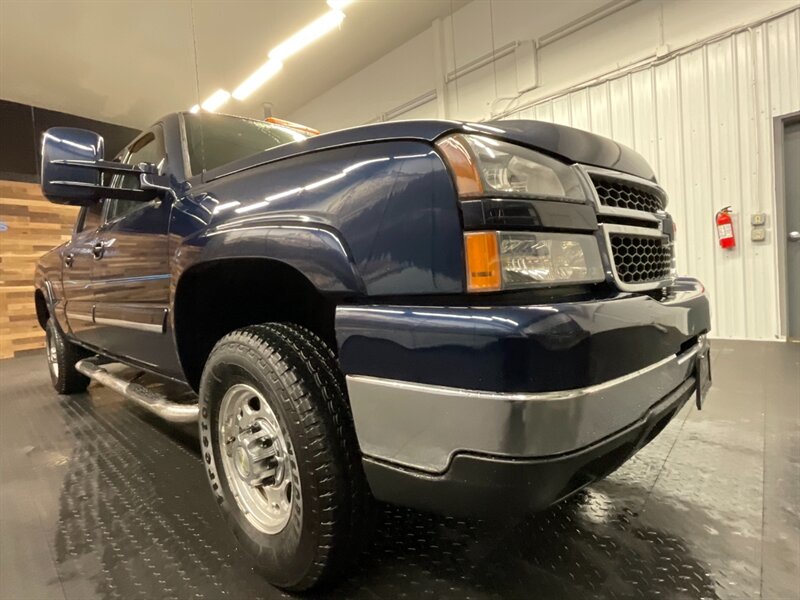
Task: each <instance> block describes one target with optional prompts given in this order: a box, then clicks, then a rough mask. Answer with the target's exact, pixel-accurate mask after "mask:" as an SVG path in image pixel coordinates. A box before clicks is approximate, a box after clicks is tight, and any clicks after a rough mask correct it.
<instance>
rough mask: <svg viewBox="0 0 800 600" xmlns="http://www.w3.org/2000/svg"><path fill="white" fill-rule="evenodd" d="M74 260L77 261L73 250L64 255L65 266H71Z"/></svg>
mask: <svg viewBox="0 0 800 600" xmlns="http://www.w3.org/2000/svg"><path fill="white" fill-rule="evenodd" d="M74 262H75V254H73V253H72V252H70V253H69V254H67V255H66V256H65V257H64V266H66V267H71V266H72V263H74Z"/></svg>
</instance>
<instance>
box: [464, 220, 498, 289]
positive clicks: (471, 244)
mask: <svg viewBox="0 0 800 600" xmlns="http://www.w3.org/2000/svg"><path fill="white" fill-rule="evenodd" d="M464 254H465V257H466V262H467V291H468V292H493V291H496V290H499V289H500V288H501V287H502V277H501V274H500V251H499V248H498V244H497V234H496V233H495V232H494V231H477V232H474V233H465V234H464Z"/></svg>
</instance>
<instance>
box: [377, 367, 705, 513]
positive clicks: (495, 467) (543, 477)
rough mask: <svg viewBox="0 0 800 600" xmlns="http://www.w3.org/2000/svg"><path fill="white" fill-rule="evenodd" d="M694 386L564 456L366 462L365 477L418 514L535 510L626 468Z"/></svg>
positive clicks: (383, 496) (466, 456)
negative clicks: (424, 465) (407, 464)
mask: <svg viewBox="0 0 800 600" xmlns="http://www.w3.org/2000/svg"><path fill="white" fill-rule="evenodd" d="M695 386H696V384H695V379H694V377H689V378H688V379H687V380H686V381H685V382H684V383H683V384H681V385H680V386H679V387H678V388H677V389H676V390H675V391H673V392H672V393H671V394H669V395H668V396H667V397H666V398H664V399H663V400H661V401H660V402H658V403H656V404H655V405H653V406H652V407H651V408H650V409H648V410H647V412H646V413H645V414H644V415H643V416H642V417H641V418H640V419H638V420H637V421H636V422H635V423H632V424H631V425H629V426H628V427H626V428H625V429H623V430H622V431H619V432H617V433H615V434H613V435H611V436H609V437H608V438H606V439H603V440H601V441H599V442H597V443H595V444H591V445H589V446H587V447H585V448H581V449H580V450H577V451H575V452H570V453H567V454H562V455H560V456H552V457H544V458H519V459H514V458H502V457H497V456H481V455H478V454H470V453H460V454H456V456H455V457H454V458H453V460H452V461H451V463H450V466H449V468H448V469H447V471H446V472H445V473H443V474H441V475H430V474H426V473H423V472H421V471H416V470H411V469H404V468H402V467H399V466H397V465H392V464H389V463H385V462H382V461H378V460H375V459H371V458H365V459H364V463H363V464H364V471H365V473H366V475H367V479H368V481H369V484H370V487H371V489H372V493H373V495H374V496H375V497H376V498H378V499H379V500H383V501H386V502H392V503H395V504H401V505H403V506H409V507H412V508H416V509H419V510H429V511H433V512H439V513H444V514H448V515H453V516H475V515H479V516H492V515H495V516H496V515H506V514H513V513H525V512H535V511H538V510H542V509H544V508H546V507H548V506H550V505H551V504H554V503H556V502H558V501H559V500H561V499H563V498H566V497H567V496H570V495H572V494H573V493H575V492H576V491H578V490H580V489H581V488H583V487H584V486H586V485H588V484H590V483H592V482H594V481H596V480H598V479H601V478H603V477H605V476H606V475H608V474H609V473H611V472H612V471H614V470H615V469H616V468H617V467H619V466H620V465H622V463H624V462H625V461H627V460H628V459H629V458H630V457H631V456H633V454H635V453H636V452H637V451H638V450H639V449H640V448H642V447H643V446H644V445H645V444H647V443H648V442H650V441H651V440H652V439H653V438H654V437H655V436H656V435H658V433H660V432H661V430H662V429H663V428H664V427H665V426H666V425H667V423H669V421H670V420H671V419H672V417H674V416H675V414H676V413H677V412H678V411H679V410H680V409H681V407H682V406H683V405H684V404H685V403H686V401H687V400H689V399H690V398H691V397H692V395H693V394H694V392H695Z"/></svg>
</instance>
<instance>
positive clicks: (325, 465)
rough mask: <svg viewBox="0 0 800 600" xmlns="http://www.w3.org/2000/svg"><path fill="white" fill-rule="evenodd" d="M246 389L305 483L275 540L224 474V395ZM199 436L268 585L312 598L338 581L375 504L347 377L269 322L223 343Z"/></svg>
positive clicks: (317, 345) (294, 333)
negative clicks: (272, 421)
mask: <svg viewBox="0 0 800 600" xmlns="http://www.w3.org/2000/svg"><path fill="white" fill-rule="evenodd" d="M242 384H244V385H246V386H250V387H251V388H253V389H255V390H257V391H258V392H259V393H260V394H261V395H262V396H263V398H264V399H265V400H266V401H267V404H268V405H269V407H270V409H271V410H272V412H273V413H274V416H275V417H276V419H277V421H278V423H279V424H280V430H281V433H282V434H283V436H284V438H285V440H286V441H287V442H288V443H287V444H286V446H287V453H286V454H287V459H286V460H289V459H291V460H292V461H294V466H295V467H296V473H297V477H298V478H299V492H296V495H295V497H294V502H293V503H292V505H291V511H290V512H289V516H288V522H287V523H286V525H285V526H284V527H283V529H281V530H280V531H277V532H273V533H265V532H264V531H263V530H261V529H259V528H258V527H257V526H255V525H254V524H253V523H252V522H251V521H250V520H249V519H248V517H247V516H246V515H245V513H244V512H243V510H242V507H241V506H240V505H239V503H238V502H237V498H236V496H235V495H234V493H233V490H232V489H231V485H232V484H231V483H230V481H229V479H228V475H227V474H226V472H225V470H224V469H225V463H224V462H223V459H222V455H221V452H222V449H221V445H220V409H221V406H222V403H223V398H224V397H225V394H226V392H227V391H228V390H231V389H232V388H233V387H234V386H237V385H239V386H241V385H242ZM200 437H201V440H202V444H203V458H204V460H205V463H206V467H207V473H208V478H209V481H210V483H211V487H212V489H213V491H214V494H215V496H216V498H217V502H218V503H219V506H220V509H221V510H222V513H223V515H224V516H225V518H226V520H227V521H228V524H229V526H230V527H231V529H232V531H233V533H234V535H235V536H236V537H237V539H238V540H239V542H240V544H241V545H242V547H243V548H244V549H245V550H246V551H247V552H248V553H249V554H250V555H251V556H252V557H253V558H254V560H255V562H256V564H257V566H258V567H259V569H260V570H261V572H262V573H263V574H264V575H265V577H266V578H267V580H268V581H269V582H270V583H272V584H273V585H275V586H278V587H281V588H283V589H287V590H296V591H299V590H306V589H309V588H311V587H313V586H316V585H318V584H321V583H325V582H330V581H331V580H332V579H333V578H334V577H335V576H337V575H339V574H341V573H342V572H343V571H344V570H345V569H346V567H347V566H348V565H347V563H348V562H349V561H350V560H351V559H352V558H354V557H356V556H357V555H358V553H359V550H360V548H361V547H362V543H363V540H364V539H365V538H364V537H363V536H362V535H360V534H361V533H362V532H361V531H360V529H361V530H363V529H364V525H365V522H364V520H363V519H364V518H365V517H366V516H367V513H368V512H369V507H370V498H369V494H368V492H367V486H366V482H365V480H364V474H363V470H362V467H361V460H360V455H359V453H358V446H357V442H356V439H355V431H354V428H353V423H352V416H351V414H350V409H349V405H348V402H347V396H346V392H345V386H344V380H343V377H342V375H341V373H340V371H339V369H338V367H337V365H336V360H335V358H334V356H333V353H332V352H331V350H330V348H328V346H327V345H326V344H325V343H324V342H323V341H322V340H321V339H320V338H319V337H317V336H316V335H315V334H313V333H311V332H310V331H308V330H306V329H304V328H302V327H299V326H295V325H288V324H277V323H274V324H273V323H271V324H264V325H254V326H250V327H246V328H244V329H240V330H238V331H234V332H233V333H230V334H228V335H226V336H225V337H223V338H222V339H221V340H220V341H219V342H218V343H217V344H216V346H215V347H214V349H213V350H212V351H211V354H210V355H209V358H208V361H207V362H206V365H205V368H204V370H203V375H202V379H201V382H200ZM231 439H233V438H229V441H230V440H231ZM229 456H230V454H229ZM229 464H230V462H229ZM234 485H235V484H234Z"/></svg>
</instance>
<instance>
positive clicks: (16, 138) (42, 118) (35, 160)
mask: <svg viewBox="0 0 800 600" xmlns="http://www.w3.org/2000/svg"><path fill="white" fill-rule="evenodd" d="M58 126H63V127H80V128H81V129H90V130H92V131H96V132H97V133H99V134H100V135H102V136H103V138H104V139H105V149H106V158H113V157H114V156H116V154H117V152H119V151H120V150H122V148H124V147H125V145H126V144H127V143H128V142H130V141H131V140H132V139H133V138H134V137H136V135H137V134H138V133H139V131H138V130H136V129H131V128H130V127H123V126H122V125H114V124H113V123H104V122H103V121H95V120H94V119H86V118H84V117H78V116H75V115H70V114H67V113H62V112H57V111H54V110H46V109H44V108H38V107H36V106H29V105H27V104H19V103H17V102H9V101H8V100H0V179H10V180H12V181H34V182H35V181H38V180H39V167H40V165H39V163H40V159H41V156H40V154H39V152H40V147H41V143H42V134H43V133H44V132H45V131H46V130H47V129H49V128H50V127H58Z"/></svg>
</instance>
